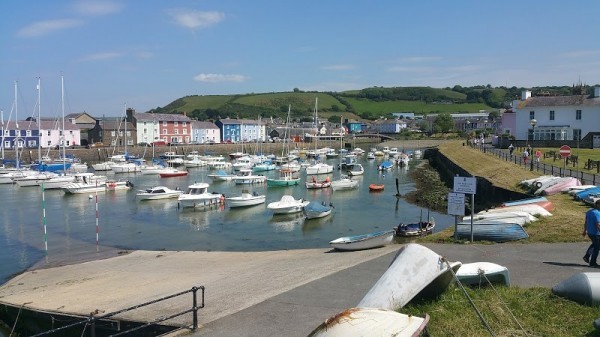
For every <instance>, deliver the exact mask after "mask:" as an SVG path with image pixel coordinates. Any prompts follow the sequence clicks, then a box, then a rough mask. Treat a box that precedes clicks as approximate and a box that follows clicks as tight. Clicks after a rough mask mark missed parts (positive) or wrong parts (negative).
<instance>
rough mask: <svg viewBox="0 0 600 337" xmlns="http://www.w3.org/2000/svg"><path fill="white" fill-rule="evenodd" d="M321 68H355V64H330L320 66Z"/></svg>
mask: <svg viewBox="0 0 600 337" xmlns="http://www.w3.org/2000/svg"><path fill="white" fill-rule="evenodd" d="M321 69H323V70H336V71H337V70H352V69H356V66H355V65H353V64H332V65H329V66H323V67H321Z"/></svg>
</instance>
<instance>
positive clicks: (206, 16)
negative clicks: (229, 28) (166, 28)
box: [169, 9, 225, 29]
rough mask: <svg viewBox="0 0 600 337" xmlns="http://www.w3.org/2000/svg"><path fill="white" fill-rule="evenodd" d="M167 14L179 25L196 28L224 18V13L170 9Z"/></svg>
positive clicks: (205, 26)
mask: <svg viewBox="0 0 600 337" xmlns="http://www.w3.org/2000/svg"><path fill="white" fill-rule="evenodd" d="M169 15H170V16H171V18H173V20H175V23H176V24H177V25H179V26H182V27H185V28H190V29H196V28H207V27H210V26H214V25H216V24H217V23H219V22H221V21H223V20H224V19H225V13H221V12H201V11H191V10H184V9H172V10H170V11H169Z"/></svg>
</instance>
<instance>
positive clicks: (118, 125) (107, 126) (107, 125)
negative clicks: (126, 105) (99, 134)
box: [100, 120, 135, 131]
mask: <svg viewBox="0 0 600 337" xmlns="http://www.w3.org/2000/svg"><path fill="white" fill-rule="evenodd" d="M100 127H102V129H103V130H119V129H122V130H123V131H125V124H124V123H123V122H122V121H120V120H103V121H101V122H100ZM127 130H132V131H133V130H135V127H134V125H133V124H131V123H130V122H127Z"/></svg>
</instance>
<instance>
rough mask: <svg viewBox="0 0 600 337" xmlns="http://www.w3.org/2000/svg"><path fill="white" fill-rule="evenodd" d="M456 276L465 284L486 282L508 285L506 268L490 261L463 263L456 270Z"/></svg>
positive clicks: (484, 283) (508, 277)
mask: <svg viewBox="0 0 600 337" xmlns="http://www.w3.org/2000/svg"><path fill="white" fill-rule="evenodd" d="M456 278H458V280H459V281H460V282H461V283H462V284H466V285H487V284H488V282H489V283H494V284H503V285H510V276H509V274H508V268H506V267H504V266H501V265H499V264H495V263H491V262H474V263H465V264H463V265H462V266H461V267H460V268H459V269H458V271H457V272H456Z"/></svg>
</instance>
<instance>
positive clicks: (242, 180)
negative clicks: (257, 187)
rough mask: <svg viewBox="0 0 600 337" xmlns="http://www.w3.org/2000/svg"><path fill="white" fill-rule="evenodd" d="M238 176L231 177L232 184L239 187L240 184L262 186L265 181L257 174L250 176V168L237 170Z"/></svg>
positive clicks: (264, 178) (263, 177)
mask: <svg viewBox="0 0 600 337" xmlns="http://www.w3.org/2000/svg"><path fill="white" fill-rule="evenodd" d="M239 172H240V173H239V174H238V175H236V176H235V177H233V179H232V180H233V182H234V183H236V184H238V185H241V184H262V183H264V182H265V181H266V180H267V177H265V176H263V175H259V174H252V173H253V172H252V169H250V168H241V169H239Z"/></svg>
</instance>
